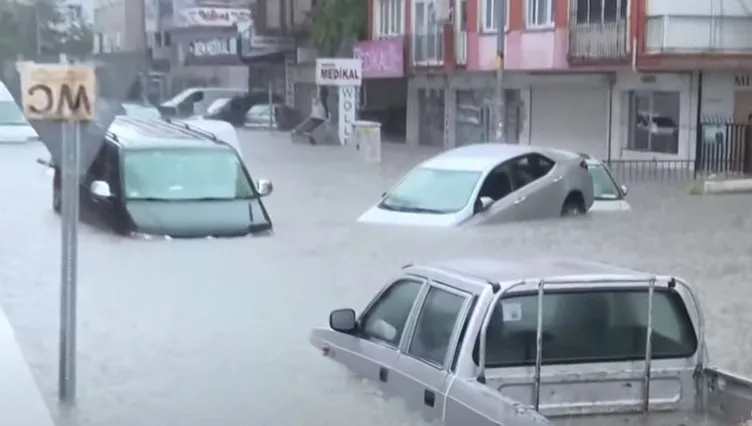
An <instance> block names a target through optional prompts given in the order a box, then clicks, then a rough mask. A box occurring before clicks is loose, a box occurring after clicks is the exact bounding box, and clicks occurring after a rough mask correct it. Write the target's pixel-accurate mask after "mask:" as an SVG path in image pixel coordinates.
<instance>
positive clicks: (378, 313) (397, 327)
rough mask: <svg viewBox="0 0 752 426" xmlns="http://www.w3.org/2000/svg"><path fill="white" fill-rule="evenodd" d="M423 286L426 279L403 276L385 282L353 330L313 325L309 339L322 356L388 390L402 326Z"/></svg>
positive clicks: (404, 324) (411, 314) (402, 332)
mask: <svg viewBox="0 0 752 426" xmlns="http://www.w3.org/2000/svg"><path fill="white" fill-rule="evenodd" d="M425 290H426V288H425V280H423V279H421V278H418V277H402V278H400V279H398V280H396V281H394V282H393V283H392V284H390V285H388V286H387V287H386V288H385V289H384V290H383V291H382V292H381V293H380V294H379V295H378V296H376V298H375V299H374V300H373V302H371V304H370V305H369V306H368V307H367V308H366V309H365V311H364V312H363V314H362V315H361V317H360V320H359V321H358V331H357V332H356V333H354V334H345V333H340V332H337V331H334V330H331V329H329V328H326V329H315V330H314V331H313V334H312V336H311V340H312V341H314V345H316V346H319V345H320V349H321V350H322V354H323V355H324V356H327V357H329V358H331V359H332V360H334V361H337V362H339V363H341V364H343V365H345V366H346V367H347V368H348V369H349V370H350V371H352V372H353V373H355V374H356V375H357V376H360V377H363V378H366V379H369V380H372V381H374V382H375V383H376V384H378V385H379V386H380V387H382V389H384V390H386V391H387V393H391V392H389V391H390V390H393V380H392V378H393V374H392V367H393V366H394V362H395V360H396V359H397V357H398V355H399V346H400V343H401V342H402V341H403V340H404V338H405V335H406V333H404V331H405V328H406V327H407V325H408V323H409V321H410V320H411V318H412V317H413V316H414V315H415V312H414V311H416V310H417V309H416V301H418V300H419V299H422V295H423V294H424V292H425Z"/></svg>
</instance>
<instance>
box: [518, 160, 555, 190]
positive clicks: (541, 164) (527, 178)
mask: <svg viewBox="0 0 752 426" xmlns="http://www.w3.org/2000/svg"><path fill="white" fill-rule="evenodd" d="M554 164H555V163H554V161H553V160H551V159H549V158H546V157H544V156H542V155H540V154H528V155H524V156H522V157H519V158H518V159H517V160H515V161H514V162H513V163H512V167H511V169H512V181H513V183H514V189H519V188H522V187H523V186H525V185H527V184H529V183H530V182H533V181H535V180H538V179H540V178H542V177H543V176H545V175H546V174H547V173H548V172H550V171H551V169H552V168H553V167H554Z"/></svg>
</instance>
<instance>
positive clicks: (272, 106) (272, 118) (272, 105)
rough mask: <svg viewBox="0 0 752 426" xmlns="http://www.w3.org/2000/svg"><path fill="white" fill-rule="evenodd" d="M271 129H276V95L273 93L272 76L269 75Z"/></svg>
mask: <svg viewBox="0 0 752 426" xmlns="http://www.w3.org/2000/svg"><path fill="white" fill-rule="evenodd" d="M268 91H269V93H268V96H269V128H270V129H273V128H274V93H272V76H271V75H269V88H268Z"/></svg>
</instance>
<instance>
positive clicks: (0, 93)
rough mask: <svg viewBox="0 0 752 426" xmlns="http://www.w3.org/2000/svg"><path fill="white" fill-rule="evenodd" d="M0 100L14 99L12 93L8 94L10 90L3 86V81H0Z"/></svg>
mask: <svg viewBox="0 0 752 426" xmlns="http://www.w3.org/2000/svg"><path fill="white" fill-rule="evenodd" d="M0 101H2V102H5V101H13V102H15V100H14V99H13V95H11V94H10V90H8V88H7V87H5V83H3V82H0Z"/></svg>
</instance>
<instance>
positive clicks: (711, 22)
mask: <svg viewBox="0 0 752 426" xmlns="http://www.w3.org/2000/svg"><path fill="white" fill-rule="evenodd" d="M646 20H647V22H646V28H645V29H646V37H645V40H646V42H645V51H646V53H749V52H752V37H750V36H749V35H750V34H752V19H750V18H749V16H682V15H660V16H648V17H647V18H646Z"/></svg>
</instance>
